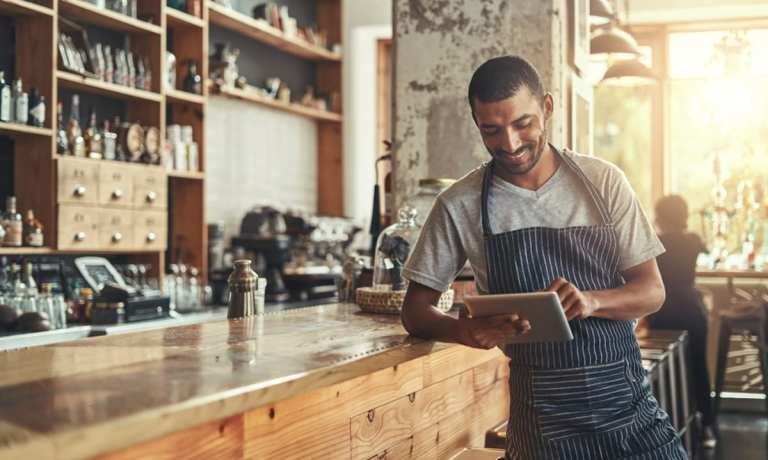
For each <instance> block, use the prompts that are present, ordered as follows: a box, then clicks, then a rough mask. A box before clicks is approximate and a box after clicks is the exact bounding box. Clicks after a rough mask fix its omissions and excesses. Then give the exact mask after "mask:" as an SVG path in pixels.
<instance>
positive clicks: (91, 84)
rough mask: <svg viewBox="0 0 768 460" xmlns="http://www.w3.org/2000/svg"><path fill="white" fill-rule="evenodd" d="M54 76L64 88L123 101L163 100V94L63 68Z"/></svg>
mask: <svg viewBox="0 0 768 460" xmlns="http://www.w3.org/2000/svg"><path fill="white" fill-rule="evenodd" d="M56 78H57V79H58V82H59V85H60V86H62V87H64V88H70V89H74V90H78V91H84V92H87V93H93V94H101V95H104V96H109V97H113V98H115V99H122V100H125V101H133V100H140V101H149V102H160V101H162V100H163V95H162V94H160V93H155V92H152V91H145V90H143V89H136V88H131V87H128V86H123V85H118V84H115V83H108V82H105V81H101V80H97V79H95V78H89V77H83V76H82V75H77V74H74V73H71V72H66V71H64V70H58V71H56Z"/></svg>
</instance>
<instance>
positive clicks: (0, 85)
mask: <svg viewBox="0 0 768 460" xmlns="http://www.w3.org/2000/svg"><path fill="white" fill-rule="evenodd" d="M12 99H13V98H12V96H11V85H9V84H7V83H6V82H5V72H3V71H2V70H0V121H4V122H10V121H12V118H11V102H12Z"/></svg>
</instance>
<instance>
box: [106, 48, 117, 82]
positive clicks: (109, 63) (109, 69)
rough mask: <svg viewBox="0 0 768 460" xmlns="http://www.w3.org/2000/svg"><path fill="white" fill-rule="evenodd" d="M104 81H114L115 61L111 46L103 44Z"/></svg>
mask: <svg viewBox="0 0 768 460" xmlns="http://www.w3.org/2000/svg"><path fill="white" fill-rule="evenodd" d="M104 81H107V82H109V83H114V81H115V61H114V57H113V56H112V47H111V46H109V45H104Z"/></svg>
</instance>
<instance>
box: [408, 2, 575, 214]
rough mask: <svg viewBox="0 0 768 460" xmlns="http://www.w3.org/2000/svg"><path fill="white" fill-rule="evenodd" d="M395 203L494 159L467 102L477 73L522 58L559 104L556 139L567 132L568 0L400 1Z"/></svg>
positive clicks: (553, 129) (554, 124)
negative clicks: (428, 182)
mask: <svg viewBox="0 0 768 460" xmlns="http://www.w3.org/2000/svg"><path fill="white" fill-rule="evenodd" d="M394 6H395V8H394V36H395V91H394V94H395V108H394V113H395V120H394V138H395V156H396V161H395V171H394V178H395V187H394V188H395V203H396V204H395V206H396V207H398V206H400V204H401V203H402V202H403V199H404V198H405V197H407V196H408V195H410V194H412V193H413V192H414V191H415V189H416V186H417V182H418V180H419V179H420V178H426V177H452V178H458V177H460V176H462V175H464V174H465V173H466V172H467V171H469V170H470V169H472V168H474V167H475V166H477V165H478V164H479V163H481V162H482V161H484V160H485V159H486V158H487V157H488V153H487V152H486V150H485V148H484V146H483V144H482V141H481V140H480V137H479V134H478V132H477V129H476V127H475V125H474V122H473V121H472V116H471V114H470V111H469V107H468V104H467V96H466V94H467V86H468V84H469V79H470V78H471V76H472V72H473V71H474V69H475V68H477V67H478V66H479V65H480V64H482V63H483V62H484V61H485V60H487V59H489V58H491V57H495V56H500V55H505V54H521V55H523V56H524V57H526V58H527V59H529V60H531V62H533V64H534V65H535V66H536V67H537V68H538V70H539V72H540V73H541V76H542V79H543V81H544V85H545V87H546V88H547V89H548V90H549V91H550V92H552V94H553V96H554V99H555V114H554V117H553V119H552V122H551V125H550V139H551V140H552V141H553V142H554V143H555V144H557V145H563V141H564V140H565V134H566V132H567V130H566V127H567V118H566V117H565V114H566V112H565V108H566V107H567V104H566V102H567V101H566V98H565V95H566V93H565V91H564V88H565V83H564V82H565V78H566V74H567V72H566V71H565V69H566V68H567V67H566V66H567V62H566V59H567V48H566V46H565V45H566V43H567V41H566V37H565V34H566V31H567V19H568V15H567V11H566V8H565V1H564V0H537V1H528V0H394Z"/></svg>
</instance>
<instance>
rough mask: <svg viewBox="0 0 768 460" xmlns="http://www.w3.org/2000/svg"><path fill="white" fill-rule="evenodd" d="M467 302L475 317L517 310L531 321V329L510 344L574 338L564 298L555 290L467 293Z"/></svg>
mask: <svg viewBox="0 0 768 460" xmlns="http://www.w3.org/2000/svg"><path fill="white" fill-rule="evenodd" d="M464 304H465V305H466V306H467V311H468V314H469V316H470V317H472V318H482V317H484V316H495V315H511V314H513V313H516V314H518V315H519V316H520V318H523V319H527V320H528V321H529V322H530V323H531V329H530V330H529V331H528V332H527V333H525V334H523V335H520V336H517V337H513V338H512V339H511V340H510V341H509V343H541V342H567V341H569V340H573V334H572V333H571V327H570V326H569V325H568V320H567V319H566V318H565V312H564V311H563V307H562V305H560V298H559V297H558V296H557V294H556V293H554V292H533V293H529V294H493V295H480V296H465V297H464Z"/></svg>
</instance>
